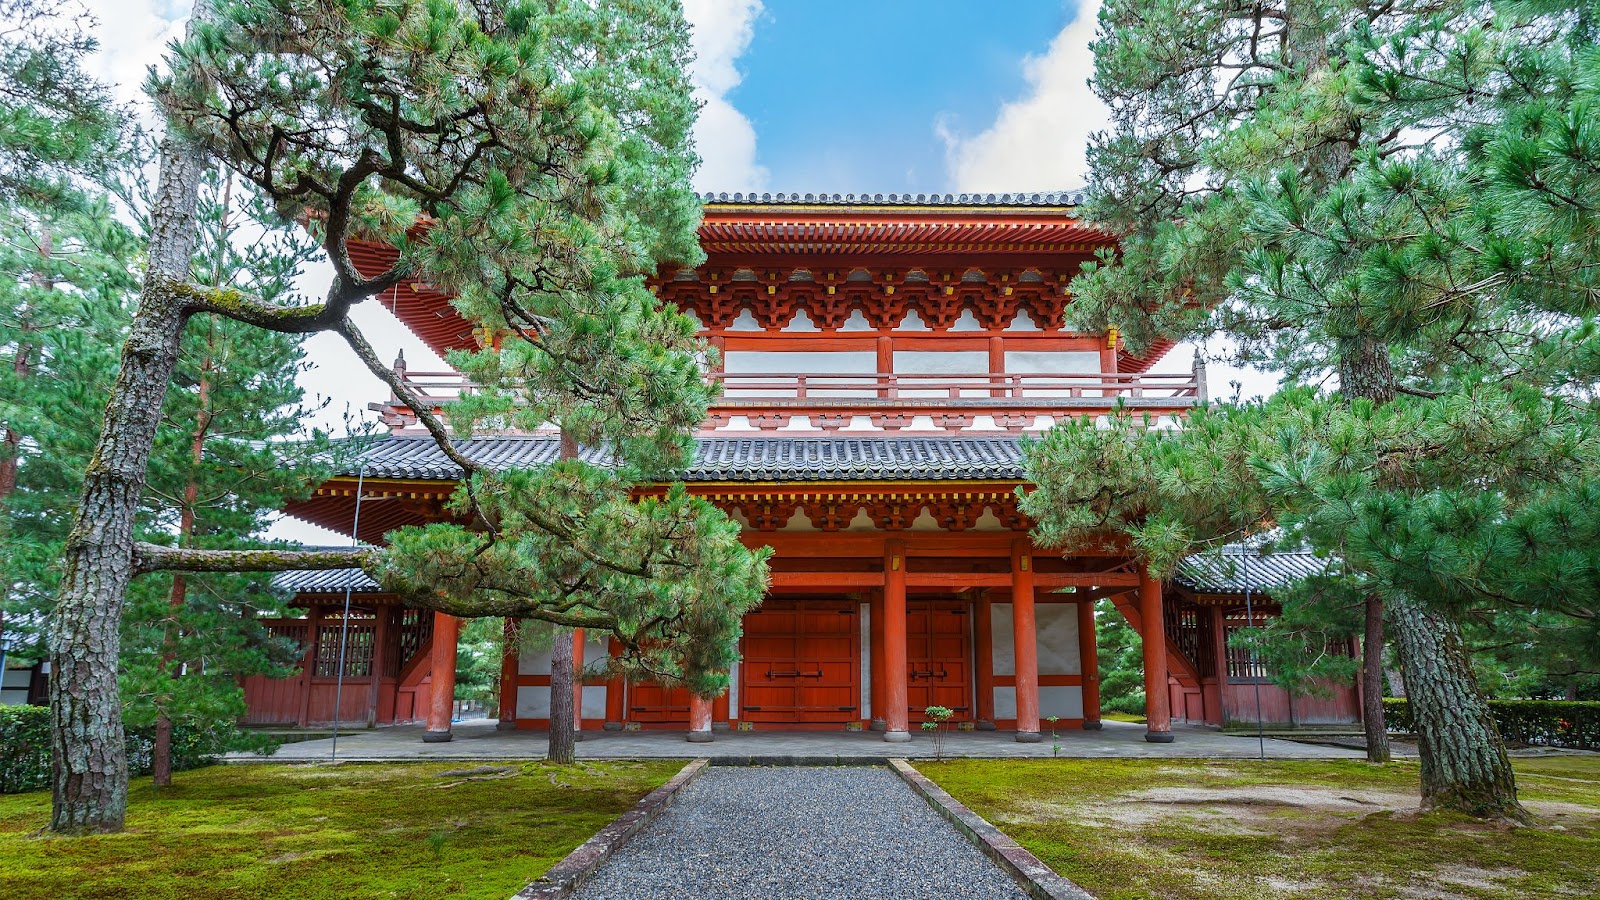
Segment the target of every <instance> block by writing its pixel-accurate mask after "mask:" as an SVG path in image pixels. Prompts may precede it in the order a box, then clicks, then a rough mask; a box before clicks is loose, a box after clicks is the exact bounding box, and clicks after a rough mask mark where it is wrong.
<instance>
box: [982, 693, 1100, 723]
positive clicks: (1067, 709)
mask: <svg viewBox="0 0 1600 900" xmlns="http://www.w3.org/2000/svg"><path fill="white" fill-rule="evenodd" d="M1051 716H1059V717H1060V718H1063V719H1081V718H1083V688H1080V687H1078V686H1077V685H1047V686H1045V687H1041V688H1039V719H1040V722H1039V727H1040V728H1041V729H1044V730H1049V728H1050V723H1048V722H1046V721H1044V720H1045V719H1048V718H1049V717H1051ZM994 717H995V718H997V719H1015V718H1016V717H1017V689H1016V688H1013V687H996V688H995V689H994Z"/></svg>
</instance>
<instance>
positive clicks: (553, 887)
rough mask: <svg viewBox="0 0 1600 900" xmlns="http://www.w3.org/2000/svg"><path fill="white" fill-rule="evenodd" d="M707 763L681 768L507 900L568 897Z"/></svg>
mask: <svg viewBox="0 0 1600 900" xmlns="http://www.w3.org/2000/svg"><path fill="white" fill-rule="evenodd" d="M708 762H709V760H706V759H703V758H702V759H696V760H694V761H692V762H690V763H689V764H688V765H686V766H684V767H683V768H682V769H681V770H679V772H678V774H676V775H674V776H672V778H671V779H670V780H668V781H667V783H666V784H663V785H662V786H660V787H658V788H656V789H655V790H653V791H651V792H650V793H648V794H645V795H644V798H643V799H642V800H640V801H639V802H638V803H635V804H634V805H633V808H632V809H630V810H628V811H627V812H625V813H623V814H622V815H620V816H618V817H617V818H616V819H615V820H613V821H612V823H611V824H610V825H607V826H606V827H604V828H602V829H600V830H599V831H597V832H595V835H594V837H592V838H589V839H588V840H587V841H584V842H583V843H582V844H580V845H579V846H578V849H576V850H574V851H572V852H571V853H568V854H567V856H566V858H565V859H563V860H561V861H560V862H558V863H556V864H555V865H553V866H551V867H550V870H549V871H547V872H545V873H544V874H543V875H540V876H539V877H538V878H537V879H535V880H534V881H533V882H532V883H531V884H529V885H528V886H527V887H525V888H523V889H522V890H520V891H517V893H516V894H514V895H513V896H512V897H511V900H560V898H564V897H567V896H570V895H571V894H572V892H573V891H575V890H577V889H578V886H579V885H581V884H583V882H584V881H585V880H586V879H587V878H588V877H589V876H590V875H593V874H594V872H595V870H596V869H598V868H600V865H601V863H604V862H605V861H606V860H608V859H610V858H611V854H613V853H615V852H617V850H618V849H620V848H621V847H622V845H623V844H626V843H627V842H628V840H629V839H630V838H632V837H633V836H634V835H636V834H638V833H639V831H640V830H641V829H643V828H644V827H645V826H646V825H648V824H650V823H651V822H652V821H654V820H655V818H656V817H657V816H659V815H661V813H662V812H663V811H665V810H666V808H667V807H669V806H671V805H672V801H673V800H674V799H676V797H677V795H678V792H679V791H681V790H683V789H684V788H686V787H688V786H689V783H690V782H692V781H694V780H695V778H697V777H698V776H699V775H700V773H701V772H702V771H704V770H705V767H706V765H707V763H708Z"/></svg>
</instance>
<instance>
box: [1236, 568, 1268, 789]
mask: <svg viewBox="0 0 1600 900" xmlns="http://www.w3.org/2000/svg"><path fill="white" fill-rule="evenodd" d="M1250 553H1251V549H1250V539H1249V538H1245V542H1244V554H1243V555H1242V556H1241V557H1240V558H1239V562H1240V563H1241V566H1240V568H1241V570H1242V571H1243V575H1244V617H1245V619H1246V620H1248V621H1249V622H1250V627H1251V628H1254V627H1256V612H1255V607H1254V606H1253V605H1252V604H1251V602H1250ZM1250 655H1251V656H1252V657H1255V658H1257V659H1259V656H1258V655H1257V654H1256V651H1255V650H1253V649H1252V650H1251V651H1250ZM1265 671H1266V669H1265V668H1262V672H1265ZM1250 680H1251V681H1253V682H1254V683H1255V689H1256V746H1257V747H1258V748H1259V749H1260V752H1261V758H1262V759H1266V758H1267V736H1266V731H1265V729H1266V726H1265V725H1264V724H1263V723H1262V721H1261V678H1260V676H1259V675H1258V676H1256V677H1254V678H1252V679H1250Z"/></svg>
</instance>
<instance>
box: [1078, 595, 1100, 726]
mask: <svg viewBox="0 0 1600 900" xmlns="http://www.w3.org/2000/svg"><path fill="white" fill-rule="evenodd" d="M1094 631H1095V628H1094V601H1093V600H1086V601H1084V602H1082V603H1079V604H1078V672H1079V674H1080V675H1081V676H1082V679H1083V730H1084V731H1099V730H1100V645H1099V644H1098V643H1096V640H1097V639H1096V637H1095V633H1094Z"/></svg>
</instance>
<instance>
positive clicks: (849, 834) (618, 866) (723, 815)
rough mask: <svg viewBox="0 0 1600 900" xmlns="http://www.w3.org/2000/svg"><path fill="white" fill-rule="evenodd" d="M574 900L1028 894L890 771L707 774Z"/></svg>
mask: <svg viewBox="0 0 1600 900" xmlns="http://www.w3.org/2000/svg"><path fill="white" fill-rule="evenodd" d="M573 896H575V897H583V898H594V900H656V898H673V900H677V898H685V897H693V898H696V900H717V898H741V900H742V898H751V897H760V898H772V900H789V898H795V900H831V898H853V897H873V898H945V897H950V898H957V897H959V898H1006V900H1011V898H1024V897H1026V895H1025V894H1024V893H1023V892H1022V890H1021V889H1020V888H1018V887H1017V885H1016V883H1015V882H1013V881H1012V880H1011V879H1010V878H1008V877H1007V876H1006V874H1005V873H1004V872H1002V871H1000V869H999V868H997V867H996V866H995V865H994V864H993V863H991V862H990V861H989V860H988V859H986V858H985V857H983V856H982V855H981V854H980V853H978V851H977V850H976V849H974V848H973V846H972V845H971V844H969V843H968V842H967V840H966V838H964V837H962V836H961V835H960V834H959V833H958V832H957V831H956V830H955V829H954V828H952V827H951V826H950V824H949V823H947V822H945V820H943V819H941V818H939V816H938V815H937V814H936V813H934V811H933V810H932V809H929V808H928V804H927V803H925V802H924V801H923V800H922V798H921V797H918V796H917V795H916V794H914V793H912V792H911V789H910V788H909V787H907V786H906V785H905V783H904V782H902V781H901V780H900V778H899V777H898V776H897V775H895V774H894V773H893V772H891V771H889V770H888V769H880V768H867V767H839V768H746V767H737V768H735V767H729V768H710V769H707V770H706V771H705V772H704V773H702V774H701V775H700V777H699V778H698V779H696V780H695V782H694V783H693V784H691V785H689V787H687V788H685V789H684V791H683V792H682V793H681V794H679V795H678V799H677V800H676V801H675V802H674V803H673V805H672V806H671V807H670V808H668V809H667V811H666V812H665V813H663V814H662V815H661V817H660V818H659V819H657V820H656V821H655V822H653V823H651V824H650V826H649V827H648V828H646V829H645V831H644V832H642V833H641V834H639V835H637V836H636V837H634V839H633V840H632V841H630V842H629V843H628V844H627V845H626V846H624V847H623V848H622V849H621V850H619V851H618V852H617V854H616V855H615V856H613V857H612V858H611V859H610V860H609V861H608V862H607V863H606V864H605V865H604V866H602V867H601V868H600V871H598V872H596V873H595V876H594V878H592V879H590V881H589V882H588V883H587V884H585V885H584V886H583V887H582V888H580V889H579V890H578V892H577V893H576V894H574V895H573Z"/></svg>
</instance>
